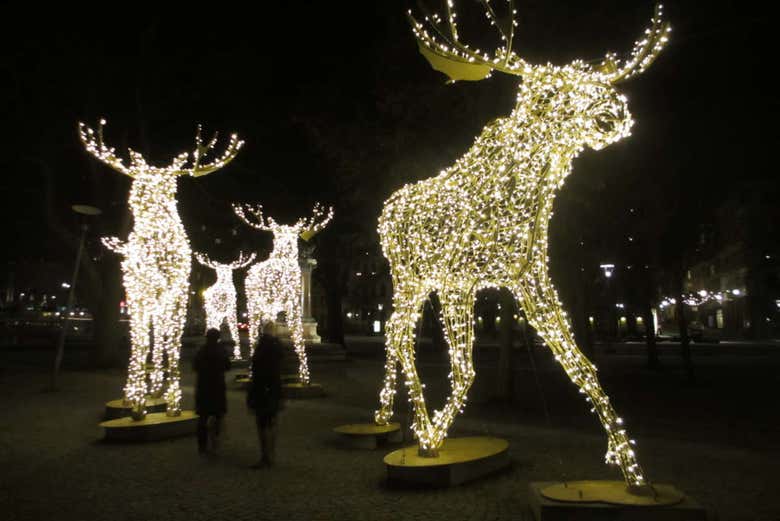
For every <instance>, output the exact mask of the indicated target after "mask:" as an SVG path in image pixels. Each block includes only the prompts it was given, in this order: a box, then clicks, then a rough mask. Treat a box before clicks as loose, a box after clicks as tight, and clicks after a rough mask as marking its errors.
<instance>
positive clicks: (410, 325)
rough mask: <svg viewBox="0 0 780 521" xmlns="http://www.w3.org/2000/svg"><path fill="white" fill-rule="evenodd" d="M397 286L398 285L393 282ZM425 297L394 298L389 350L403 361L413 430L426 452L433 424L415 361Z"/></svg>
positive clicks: (425, 452)
mask: <svg viewBox="0 0 780 521" xmlns="http://www.w3.org/2000/svg"><path fill="white" fill-rule="evenodd" d="M394 286H395V287H398V284H395V283H394ZM422 303H423V297H421V296H415V295H408V294H405V293H403V292H400V291H399V292H398V293H396V295H395V296H394V297H393V308H394V309H393V313H392V315H390V320H388V321H387V326H386V331H387V348H386V349H387V351H388V353H392V355H389V356H392V357H394V358H395V359H396V360H398V362H399V363H400V364H401V369H403V372H404V384H405V385H406V388H407V392H408V393H409V399H410V400H411V402H412V405H413V407H414V421H413V422H412V430H413V431H414V434H415V437H416V438H417V440H418V443H419V450H420V452H421V453H422V454H427V453H429V452H430V450H431V446H430V442H429V440H430V439H431V438H432V434H431V433H432V430H433V429H432V425H431V421H430V418H429V417H428V409H427V407H426V405H425V394H424V392H423V388H424V386H423V384H421V383H420V378H419V376H418V375H417V367H416V366H415V360H414V326H415V324H417V321H418V320H419V318H420V310H421V308H422Z"/></svg>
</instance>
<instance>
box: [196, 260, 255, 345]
mask: <svg viewBox="0 0 780 521" xmlns="http://www.w3.org/2000/svg"><path fill="white" fill-rule="evenodd" d="M195 258H196V259H197V261H198V262H199V263H201V264H202V265H204V266H206V267H207V268H211V269H213V270H214V271H216V272H217V282H215V283H214V284H213V285H212V286H210V287H209V288H208V289H207V290H206V291H205V292H204V293H203V304H204V307H205V308H206V329H211V328H214V329H220V327H221V326H222V322H227V326H228V329H229V330H230V336H231V338H232V340H233V342H235V344H234V345H233V358H235V359H240V358H241V342H240V338H239V336H238V319H237V316H238V313H237V310H236V286H235V285H234V284H233V271H235V270H240V269H242V268H246V267H247V266H249V265H250V264H252V263H253V262H254V260H255V254H254V253H252V254H251V255H249V256H244V254H243V252H239V254H238V259H237V260H235V261H233V262H231V263H228V264H223V263H221V262H216V261H214V260H212V259H210V258H209V257H208V255H206V254H204V253H195Z"/></svg>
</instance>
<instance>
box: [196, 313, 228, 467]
mask: <svg viewBox="0 0 780 521" xmlns="http://www.w3.org/2000/svg"><path fill="white" fill-rule="evenodd" d="M192 368H193V369H194V370H195V372H196V374H197V381H196V384H195V412H197V413H198V452H199V453H201V454H206V453H207V452H208V450H209V449H210V450H211V451H212V452H213V451H215V450H216V449H217V445H218V441H219V433H220V429H221V427H222V417H223V416H224V415H225V413H226V412H227V397H226V394H225V393H226V390H225V371H227V370H228V369H230V356H229V355H228V352H227V350H226V349H225V346H224V344H222V343H220V341H219V330H218V329H213V328H212V329H209V330H208V331H206V343H205V344H204V345H203V346H201V348H200V349H198V352H197V354H196V355H195V358H194V360H193V361H192Z"/></svg>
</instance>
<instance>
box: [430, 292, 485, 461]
mask: <svg viewBox="0 0 780 521" xmlns="http://www.w3.org/2000/svg"><path fill="white" fill-rule="evenodd" d="M440 300H441V308H442V309H441V319H442V325H443V327H444V334H445V338H446V339H447V344H448V346H449V355H450V366H451V371H452V376H451V383H452V389H451V391H450V395H449V397H448V398H447V401H446V402H445V404H444V407H442V408H441V409H440V410H438V411H436V412H434V414H433V425H432V429H431V431H430V432H431V437H430V440H429V443H430V446H431V448H432V449H433V450H434V451H436V450H438V449H439V448H441V446H442V444H443V443H444V438H445V437H446V436H447V431H448V430H449V428H450V426H452V422H453V421H454V420H455V416H457V414H458V413H459V412H461V410H462V409H463V407H464V405H465V404H466V394H467V393H468V391H469V389H470V388H471V384H472V383H473V382H474V374H475V373H474V362H473V359H472V356H471V355H472V343H473V339H474V329H473V327H474V294H473V293H471V292H468V291H457V290H456V291H454V290H449V289H445V290H443V291H442V292H441V294H440Z"/></svg>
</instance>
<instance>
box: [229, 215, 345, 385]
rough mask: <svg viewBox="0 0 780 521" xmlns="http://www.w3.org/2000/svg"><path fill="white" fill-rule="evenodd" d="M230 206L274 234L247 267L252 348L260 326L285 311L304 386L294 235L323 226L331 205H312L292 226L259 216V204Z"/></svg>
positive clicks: (306, 374)
mask: <svg viewBox="0 0 780 521" xmlns="http://www.w3.org/2000/svg"><path fill="white" fill-rule="evenodd" d="M233 209H234V210H235V212H236V215H238V216H239V217H240V218H241V220H243V221H244V222H245V223H247V224H248V225H249V226H251V227H253V228H255V229H257V230H264V231H270V232H272V233H273V234H274V244H273V250H272V251H271V254H270V256H269V257H268V259H266V260H264V261H262V262H258V263H257V264H255V265H254V266H252V267H251V268H249V272H248V273H247V276H246V279H245V283H244V286H245V291H246V301H247V311H248V312H249V331H250V338H251V339H252V348H253V349H254V345H255V341H256V340H257V338H259V335H260V330H261V326H262V325H263V324H264V323H265V322H269V321H273V320H276V317H277V315H278V314H279V313H281V312H285V314H286V315H287V326H288V327H289V329H290V336H291V338H292V341H293V347H294V348H295V353H296V354H297V355H298V378H299V380H300V382H301V383H302V384H304V385H308V384H309V365H308V362H307V361H306V346H305V344H304V341H303V321H302V314H303V310H302V299H303V292H302V283H301V266H300V264H299V261H298V237H300V238H301V239H303V240H305V241H308V240H310V239H311V238H312V237H314V235H315V234H316V233H317V232H319V231H320V230H322V229H323V228H325V226H326V225H327V224H328V223H329V222H330V220H331V219H332V218H333V208H329V209H328V211H327V213H326V212H325V210H324V209H323V208H322V207H321V206H320V205H319V204H315V205H314V211H313V214H312V216H311V217H310V218H308V219H299V220H298V222H296V223H295V224H293V225H284V224H278V223H277V222H276V221H274V219H273V218H272V217H267V218H265V217H263V207H262V206H260V205H255V206H250V205H233ZM250 214H251V217H249V215H250Z"/></svg>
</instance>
